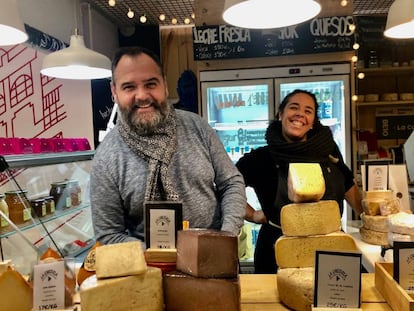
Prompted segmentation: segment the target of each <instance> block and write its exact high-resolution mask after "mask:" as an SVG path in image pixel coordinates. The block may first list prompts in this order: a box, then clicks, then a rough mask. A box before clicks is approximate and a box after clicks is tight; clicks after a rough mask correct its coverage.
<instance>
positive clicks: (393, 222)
mask: <svg viewBox="0 0 414 311" xmlns="http://www.w3.org/2000/svg"><path fill="white" fill-rule="evenodd" d="M388 217H389V219H388V221H389V223H388V226H389V231H390V232H395V233H400V234H408V235H414V214H407V213H404V212H400V213H397V214H393V215H390V216H388Z"/></svg>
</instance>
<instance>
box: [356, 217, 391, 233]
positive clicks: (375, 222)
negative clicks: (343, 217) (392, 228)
mask: <svg viewBox="0 0 414 311" xmlns="http://www.w3.org/2000/svg"><path fill="white" fill-rule="evenodd" d="M361 222H362V226H363V227H364V228H366V229H369V230H374V231H378V232H388V216H380V215H378V216H371V215H366V214H365V213H362V214H361Z"/></svg>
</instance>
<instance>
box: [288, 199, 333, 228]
mask: <svg viewBox="0 0 414 311" xmlns="http://www.w3.org/2000/svg"><path fill="white" fill-rule="evenodd" d="M280 223H281V226H282V232H283V234H284V235H286V236H308V235H319V234H328V233H332V232H336V231H339V230H340V229H341V215H340V212H339V205H338V203H337V202H336V201H333V200H326V201H319V202H313V203H292V204H288V205H285V206H283V207H282V210H281V213H280Z"/></svg>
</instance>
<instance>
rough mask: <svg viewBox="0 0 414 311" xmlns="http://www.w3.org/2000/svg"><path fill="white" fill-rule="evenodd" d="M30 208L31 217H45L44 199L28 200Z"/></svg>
mask: <svg viewBox="0 0 414 311" xmlns="http://www.w3.org/2000/svg"><path fill="white" fill-rule="evenodd" d="M30 205H31V206H32V217H38V218H40V217H44V216H46V214H47V212H46V203H45V199H44V198H37V199H33V200H30Z"/></svg>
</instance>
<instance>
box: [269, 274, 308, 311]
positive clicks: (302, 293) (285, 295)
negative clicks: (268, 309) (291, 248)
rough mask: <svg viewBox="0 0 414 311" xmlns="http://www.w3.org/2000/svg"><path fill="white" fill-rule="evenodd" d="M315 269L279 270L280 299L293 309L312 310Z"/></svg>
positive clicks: (278, 287) (278, 288) (278, 286)
mask: <svg viewBox="0 0 414 311" xmlns="http://www.w3.org/2000/svg"><path fill="white" fill-rule="evenodd" d="M314 278H315V269H314V268H285V269H279V270H278V272H277V290H278V293H279V298H280V301H281V302H282V303H283V304H284V305H286V306H287V307H289V308H291V309H292V310H301V311H308V310H309V311H310V310H311V308H312V304H313V288H314Z"/></svg>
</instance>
